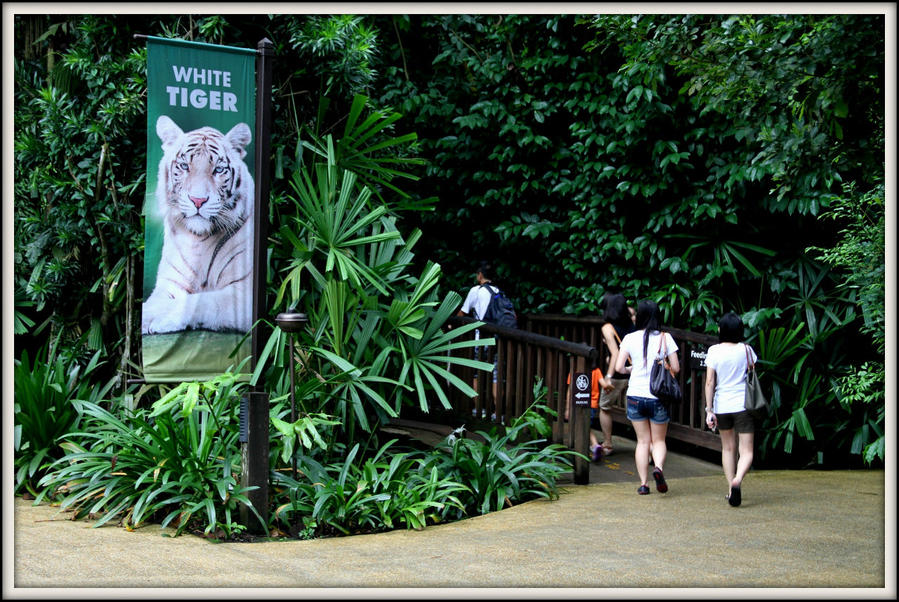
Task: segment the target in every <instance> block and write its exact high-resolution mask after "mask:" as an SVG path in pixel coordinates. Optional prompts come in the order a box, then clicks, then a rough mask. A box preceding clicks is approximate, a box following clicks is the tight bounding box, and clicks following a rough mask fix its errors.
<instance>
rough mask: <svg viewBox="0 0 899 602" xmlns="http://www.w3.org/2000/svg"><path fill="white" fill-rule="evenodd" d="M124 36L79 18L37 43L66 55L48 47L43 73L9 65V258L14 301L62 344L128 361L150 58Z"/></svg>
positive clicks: (106, 23)
mask: <svg viewBox="0 0 899 602" xmlns="http://www.w3.org/2000/svg"><path fill="white" fill-rule="evenodd" d="M59 25H68V26H69V27H64V28H61V27H59ZM124 37H125V36H124V35H122V33H121V32H120V31H119V29H118V26H117V25H116V23H115V22H114V21H113V20H110V19H108V18H105V17H101V16H82V17H80V18H77V19H73V20H72V21H71V22H69V23H63V24H60V23H56V24H54V25H53V26H51V27H50V29H48V31H47V35H46V36H45V37H43V38H41V39H40V40H38V41H36V42H35V45H37V46H41V45H46V44H50V43H51V41H55V42H56V43H57V44H59V45H60V46H62V47H63V48H64V50H62V51H61V52H59V53H58V54H56V53H54V52H53V50H52V49H53V46H52V45H51V46H50V48H49V49H48V55H47V67H46V68H43V66H42V65H40V64H38V63H37V62H36V61H28V60H17V61H16V65H15V67H16V68H15V78H16V86H15V95H16V111H15V131H16V136H15V159H16V160H15V174H14V175H15V219H16V224H15V228H16V232H17V236H16V237H15V249H14V256H15V265H16V271H15V285H16V290H17V295H20V294H21V295H24V298H25V299H27V300H28V301H30V302H31V303H32V304H33V307H34V310H33V311H34V312H35V313H36V314H38V315H41V316H42V318H43V317H47V318H48V319H50V320H51V321H52V323H53V325H54V328H55V329H57V330H58V331H59V332H63V333H64V335H65V336H66V337H67V340H66V343H68V344H74V343H75V341H77V340H78V338H79V337H81V336H82V335H83V334H85V333H90V336H89V337H88V338H87V344H88V345H89V346H90V347H91V348H92V349H100V348H105V347H106V346H109V345H111V346H113V347H116V348H118V349H117V353H123V354H124V355H126V356H128V355H129V353H130V350H124V349H122V348H121V346H122V343H123V341H122V339H123V337H124V336H125V328H126V325H125V324H124V320H122V318H121V317H120V316H121V314H120V312H122V311H123V309H124V306H125V304H126V303H127V302H128V299H129V297H128V296H129V292H130V291H131V290H132V289H133V288H134V287H135V281H134V274H135V269H134V265H133V260H131V261H129V260H128V259H127V258H130V257H132V256H133V255H135V254H137V253H138V252H139V250H140V249H141V248H142V244H143V243H142V231H141V225H140V207H141V204H142V199H143V189H142V184H143V181H144V169H145V165H143V162H142V159H143V157H144V156H145V154H144V153H145V149H144V148H143V147H144V142H145V139H146V136H144V135H142V134H141V132H143V131H144V130H145V128H146V124H145V122H144V121H143V116H144V96H145V92H146V55H145V52H144V51H142V50H132V49H128V48H127V47H124V46H123V45H122V43H123V42H125V41H127V42H128V43H130V42H131V40H123V38H124ZM129 37H130V36H129ZM62 40H65V42H64V43H62V44H60V42H61V41H62ZM117 314H119V315H118V316H117ZM113 365H114V364H113Z"/></svg>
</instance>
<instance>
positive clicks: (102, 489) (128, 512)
mask: <svg viewBox="0 0 899 602" xmlns="http://www.w3.org/2000/svg"><path fill="white" fill-rule="evenodd" d="M237 379H238V375H237V374H230V373H226V374H223V375H221V376H219V377H217V378H215V379H213V380H210V381H208V382H204V383H196V382H193V383H182V384H180V385H178V386H177V387H175V388H174V389H172V390H171V391H170V392H169V393H167V394H166V395H164V396H163V397H162V398H161V399H159V400H158V401H156V402H155V403H154V404H153V406H152V409H151V410H150V411H148V410H146V409H143V408H139V409H137V410H135V411H134V412H127V411H123V412H117V413H113V412H111V411H110V410H107V409H105V408H103V407H102V406H100V405H99V404H97V403H92V402H84V403H82V411H83V413H84V420H83V422H82V424H81V428H80V430H76V431H75V432H72V433H70V434H68V435H67V436H66V437H65V439H66V441H65V442H64V443H63V444H62V446H63V447H64V448H65V449H66V451H67V454H66V455H65V456H64V457H63V458H61V459H60V460H58V461H56V462H55V463H54V464H53V465H52V466H51V467H50V470H49V471H48V472H47V474H46V475H45V476H44V477H43V478H42V479H41V481H40V483H39V485H40V486H41V487H44V488H45V489H44V491H42V492H41V495H40V496H38V498H37V501H36V503H37V502H40V501H41V500H42V499H43V498H44V497H50V498H55V497H57V496H59V497H61V501H60V510H67V509H71V510H73V511H74V516H75V517H76V518H83V517H88V516H91V517H98V520H97V521H96V522H95V523H93V526H94V527H99V526H101V525H103V524H106V523H107V522H110V521H112V520H113V519H119V521H120V522H121V524H123V525H124V526H125V527H126V528H128V529H133V528H136V527H139V526H140V525H142V524H143V523H145V522H147V521H149V520H156V521H159V522H160V523H161V525H162V526H167V525H169V524H170V523H173V521H174V526H175V527H176V534H180V533H182V532H183V531H184V530H185V529H188V528H192V527H193V526H194V525H195V524H197V525H200V526H203V525H205V527H204V529H203V530H204V532H206V533H211V532H213V531H214V530H216V529H221V530H222V531H224V533H225V535H230V534H232V533H233V532H235V530H237V531H239V530H241V529H242V528H243V527H242V525H240V524H239V516H238V514H237V513H238V510H239V507H240V505H247V506H248V507H249V508H251V510H252V511H253V512H254V513H256V516H257V517H259V514H258V512H257V511H256V509H255V508H253V507H252V504H251V503H250V501H249V500H248V499H247V497H246V492H247V491H248V490H249V489H250V488H248V487H242V486H241V485H240V483H239V475H240V446H239V445H238V437H239V428H238V426H239V420H238V409H239V407H240V404H239V398H240V395H241V394H242V392H243V391H244V389H245V388H246V384H245V383H241V382H239V381H238V380H237ZM260 520H261V517H260Z"/></svg>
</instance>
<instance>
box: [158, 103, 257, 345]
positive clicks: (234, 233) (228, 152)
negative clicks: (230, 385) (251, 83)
mask: <svg viewBox="0 0 899 602" xmlns="http://www.w3.org/2000/svg"><path fill="white" fill-rule="evenodd" d="M156 133H157V135H158V136H159V138H160V140H162V149H163V157H162V159H161V160H160V162H159V175H158V182H157V188H156V200H157V206H158V210H159V211H160V212H161V213H162V215H163V216H164V219H163V244H162V255H161V258H160V261H159V269H158V271H157V274H156V285H155V287H154V289H153V292H152V293H151V294H150V296H149V297H148V298H147V299H146V301H145V302H144V304H143V316H142V319H141V331H142V332H143V333H144V334H154V333H164V332H177V331H181V330H187V329H207V330H215V331H236V332H247V331H248V330H249V329H250V324H251V320H252V305H253V278H252V275H253V274H252V272H253V215H252V211H253V207H252V203H253V186H254V183H253V179H252V176H251V175H250V172H249V170H248V168H247V165H246V163H245V162H244V157H245V156H246V146H247V144H249V142H250V138H251V133H250V128H249V126H248V125H247V124H245V123H238V124H237V125H235V126H234V127H233V128H232V129H231V130H230V131H229V132H228V133H227V134H222V133H221V132H220V131H218V130H216V129H214V128H211V127H202V128H199V129H195V130H191V131H189V132H183V131H182V130H181V128H180V127H178V125H176V124H175V122H174V121H172V119H171V118H169V117H168V116H166V115H162V116H160V117H159V119H158V120H157V122H156Z"/></svg>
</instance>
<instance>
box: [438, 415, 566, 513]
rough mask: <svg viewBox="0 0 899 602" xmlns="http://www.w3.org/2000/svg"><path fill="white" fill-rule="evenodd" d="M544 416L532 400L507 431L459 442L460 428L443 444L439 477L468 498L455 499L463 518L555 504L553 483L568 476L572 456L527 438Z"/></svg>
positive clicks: (497, 428) (462, 438) (495, 430)
mask: <svg viewBox="0 0 899 602" xmlns="http://www.w3.org/2000/svg"><path fill="white" fill-rule="evenodd" d="M548 411H551V410H549V408H548V407H547V406H546V405H544V404H543V403H542V402H541V400H540V399H537V400H536V401H535V402H534V403H533V404H532V405H531V406H530V407H529V408H528V409H527V410H526V411H525V413H524V414H522V415H521V416H519V417H518V418H516V419H514V420H513V421H512V423H511V424H510V425H509V426H508V427H503V426H494V427H493V428H491V429H490V432H485V431H476V432H475V433H474V434H475V435H477V437H469V436H464V435H463V430H464V429H463V428H459V429H457V430H456V431H455V432H454V433H453V434H451V435H450V436H449V437H448V438H447V441H446V448H445V449H444V450H443V453H445V456H444V457H443V458H442V459H441V462H442V464H443V465H444V466H443V468H441V473H442V474H445V475H447V477H448V478H450V479H452V480H454V481H458V482H459V483H462V484H463V485H465V486H466V487H467V489H468V494H467V495H466V496H464V497H462V496H460V497H461V499H462V501H463V502H464V508H465V512H466V513H467V514H468V515H470V516H472V515H477V514H487V513H489V512H494V511H496V510H502V509H503V508H505V507H508V506H512V505H514V504H517V503H521V502H524V501H527V500H530V499H536V498H547V499H556V498H558V496H559V488H558V486H557V484H556V483H557V480H558V478H559V477H560V476H561V475H562V474H563V473H565V472H567V471H570V470H571V466H572V459H571V458H572V457H573V456H574V455H576V454H577V452H574V451H572V450H569V449H568V448H566V447H564V446H562V445H559V444H555V443H552V444H546V439H531V438H529V437H528V436H526V435H527V433H528V432H529V431H530V430H531V429H534V428H538V429H539V428H540V426H539V425H541V424H544V423H545V419H541V418H540V414H539V412H548ZM441 449H443V448H441Z"/></svg>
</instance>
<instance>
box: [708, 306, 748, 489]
mask: <svg viewBox="0 0 899 602" xmlns="http://www.w3.org/2000/svg"><path fill="white" fill-rule="evenodd" d="M718 340H719V341H720V342H719V343H718V344H717V345H712V346H711V347H709V350H708V353H707V355H706V359H705V363H706V380H705V411H706V423H707V424H708V426H709V428H710V429H715V428H716V427H717V428H718V430H719V432H720V434H721V466H722V468H723V469H724V476H725V478H727V487H728V491H727V496H725V497H726V498H727V501H728V503H729V504H730V505H731V506H739V505H740V503H741V502H742V501H743V495H742V489H741V488H742V485H743V478H744V477H745V476H746V473H748V472H749V468H750V467H751V466H752V456H753V446H754V444H755V419H754V418H753V416H752V414H751V413H750V412H748V411H747V410H746V408H745V406H744V403H745V395H746V368H747V366H748V364H749V363H753V364H754V363H755V362H756V360H757V359H758V358H757V356H756V354H755V351H753V349H752V347H750V346H749V345H747V344H745V343H744V342H743V320H742V319H741V318H740V316H738V315H737V314H735V313H734V312H732V311H731V312H728V313H726V314H724V316H722V317H721V319H720V320H719V321H718Z"/></svg>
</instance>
